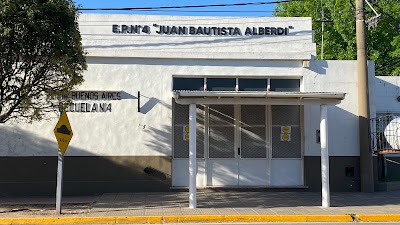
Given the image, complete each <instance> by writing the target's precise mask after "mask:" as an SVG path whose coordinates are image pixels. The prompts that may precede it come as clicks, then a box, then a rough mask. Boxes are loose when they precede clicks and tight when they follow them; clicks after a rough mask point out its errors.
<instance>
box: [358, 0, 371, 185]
mask: <svg viewBox="0 0 400 225" xmlns="http://www.w3.org/2000/svg"><path fill="white" fill-rule="evenodd" d="M364 9H365V3H364V0H356V35H357V78H358V118H359V135H360V138H359V139H360V175H361V191H362V192H373V191H374V174H373V161H372V153H371V152H370V143H369V139H368V135H369V134H368V127H369V89H368V67H367V53H366V40H365V39H366V32H365V31H366V28H365V14H364Z"/></svg>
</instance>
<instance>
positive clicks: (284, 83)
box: [270, 79, 300, 91]
mask: <svg viewBox="0 0 400 225" xmlns="http://www.w3.org/2000/svg"><path fill="white" fill-rule="evenodd" d="M270 90H271V91H300V80H299V79H271V88H270Z"/></svg>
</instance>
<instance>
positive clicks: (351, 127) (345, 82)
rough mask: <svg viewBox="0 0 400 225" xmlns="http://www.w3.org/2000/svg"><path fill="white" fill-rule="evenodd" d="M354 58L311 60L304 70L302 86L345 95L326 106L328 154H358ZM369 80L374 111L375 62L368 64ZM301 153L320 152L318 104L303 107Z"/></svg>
mask: <svg viewBox="0 0 400 225" xmlns="http://www.w3.org/2000/svg"><path fill="white" fill-rule="evenodd" d="M356 66H357V64H356V61H352V60H348V61H329V60H328V61H325V60H321V61H311V67H310V68H309V70H307V71H306V70H305V73H304V77H303V85H304V86H303V88H304V89H303V90H304V91H314V92H319V91H320V92H344V93H346V97H345V99H344V100H343V101H342V103H341V104H339V105H337V106H329V107H328V129H329V137H328V138H329V155H330V156H359V137H358V129H359V128H358V90H357V88H358V87H357V73H356V72H357V70H356ZM368 73H369V78H370V79H369V84H370V87H371V88H370V96H371V97H370V113H371V117H373V116H374V115H375V106H374V102H375V99H374V97H373V96H374V74H375V71H374V64H373V63H372V62H370V63H369V65H368ZM304 117H305V119H304V130H305V132H304V135H305V145H304V155H305V156H320V154H321V150H320V144H318V143H317V142H316V130H319V122H320V108H319V106H305V107H304Z"/></svg>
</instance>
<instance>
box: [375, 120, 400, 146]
mask: <svg viewBox="0 0 400 225" xmlns="http://www.w3.org/2000/svg"><path fill="white" fill-rule="evenodd" d="M369 133H370V141H371V148H372V151H378V152H380V153H398V152H400V115H399V114H389V115H388V114H381V113H377V118H373V119H370V132H369Z"/></svg>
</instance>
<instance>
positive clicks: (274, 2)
mask: <svg viewBox="0 0 400 225" xmlns="http://www.w3.org/2000/svg"><path fill="white" fill-rule="evenodd" d="M291 1H298V0H281V1H273V2H247V3H234V4H213V5H186V6H159V7H138V8H137V7H129V8H81V9H79V10H82V11H84V10H85V11H92V10H156V9H186V8H208V7H226V6H248V5H270V4H278V3H285V2H291Z"/></svg>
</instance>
